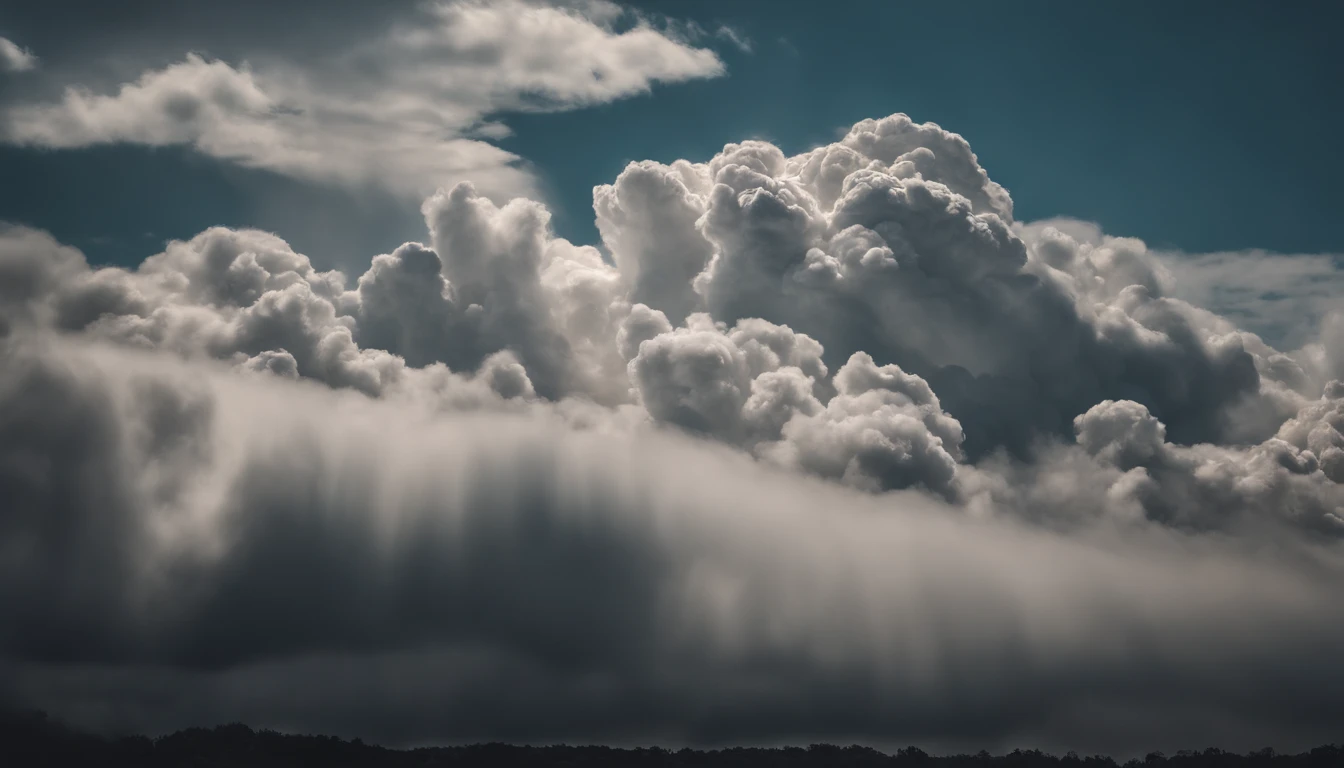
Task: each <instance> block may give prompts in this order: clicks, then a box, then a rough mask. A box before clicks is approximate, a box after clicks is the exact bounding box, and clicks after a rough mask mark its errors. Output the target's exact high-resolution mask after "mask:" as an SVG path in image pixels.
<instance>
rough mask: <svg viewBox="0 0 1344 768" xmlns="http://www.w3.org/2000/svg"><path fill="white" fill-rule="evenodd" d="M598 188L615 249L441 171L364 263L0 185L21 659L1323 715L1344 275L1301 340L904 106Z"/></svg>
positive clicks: (863, 708) (725, 719)
mask: <svg viewBox="0 0 1344 768" xmlns="http://www.w3.org/2000/svg"><path fill="white" fill-rule="evenodd" d="M484 7H485V6H479V7H478V6H471V9H479V8H484ZM465 12H466V11H464V13H465ZM472 12H475V10H472ZM464 18H465V17H464ZM483 18H484V17H483ZM576 18H577V17H572V16H566V19H568V21H566V22H564V23H580V22H579V21H575V19H576ZM463 23H465V22H463ZM480 23H485V21H480ZM500 23H504V22H500ZM510 23H512V22H510ZM583 23H592V24H598V23H599V22H597V21H592V20H591V19H590V20H589V21H588V22H583ZM486 37H487V38H488V35H487V36H486ZM201 66H203V67H211V66H213V65H210V64H209V63H207V62H204V60H202V62H201ZM211 71H213V72H214V73H215V75H214V76H218V77H219V78H220V81H219V82H221V83H236V82H238V81H236V80H234V79H233V76H232V75H230V74H229V72H234V70H232V69H229V68H227V67H221V68H217V69H214V70H211ZM225 90H226V91H227V89H225ZM240 93H243V94H244V95H246V93H248V92H247V91H246V90H244V91H241V92H240ZM231 98H232V97H221V98H220V99H217V100H216V101H215V102H212V104H214V106H211V107H210V108H211V109H223V108H225V107H226V106H227V104H228V103H233V102H230V99H231ZM240 98H242V97H240ZM244 101H245V99H244ZM221 105H223V106H221ZM174 130H176V128H174ZM594 208H595V213H596V216H597V221H598V226H599V230H600V232H601V235H602V239H603V244H604V245H605V246H606V249H607V251H608V252H609V257H608V255H606V254H603V253H602V252H600V251H599V250H598V249H596V248H594V247H590V246H582V245H576V244H573V243H570V242H568V241H566V240H563V239H560V238H557V237H555V236H554V234H553V233H552V232H551V230H550V226H549V213H548V212H547V210H546V208H545V207H544V206H543V205H541V204H539V203H536V202H533V201H530V200H527V199H522V198H518V199H513V200H510V201H508V202H506V203H503V204H500V203H499V202H496V201H493V200H492V199H490V198H489V197H487V196H485V195H483V194H482V193H481V192H480V191H478V190H477V189H476V188H475V187H474V186H473V185H471V184H466V183H462V184H457V185H455V186H452V187H449V188H445V189H441V190H439V191H438V192H436V193H434V194H432V195H431V196H429V197H428V199H426V200H425V202H424V204H423V207H422V212H423V214H424V217H425V222H426V229H427V237H426V242H422V243H414V242H412V243H406V244H404V245H402V246H401V247H399V248H396V249H394V250H393V251H392V252H391V253H386V254H381V255H377V256H375V257H373V259H372V260H371V262H370V264H369V266H368V268H367V270H366V271H364V272H363V274H361V275H359V276H347V275H346V274H345V273H343V272H340V271H322V270H318V269H317V268H315V267H314V266H313V263H312V261H310V260H309V258H308V257H307V256H305V255H303V254H299V253H296V252H295V251H294V250H293V249H292V248H291V247H290V246H289V245H288V244H287V243H286V242H285V241H284V240H282V239H281V238H279V237H277V236H275V235H273V234H269V233H265V232H259V231H255V230H231V229H226V228H214V229H210V230H207V231H205V232H202V233H201V234H199V235H197V236H196V237H194V238H192V239H190V240H186V241H175V242H172V243H169V244H168V245H167V246H166V248H165V249H164V251H163V252H162V253H159V254H156V255H153V256H150V257H149V258H147V259H146V260H145V261H144V262H143V263H142V264H140V265H138V266H137V267H135V268H134V269H120V268H99V269H94V268H91V267H90V266H89V265H88V264H87V262H86V261H85V259H84V257H83V255H82V254H80V253H79V252H78V251H76V250H74V249H71V248H68V247H66V246H63V245H61V244H60V243H58V242H56V241H55V240H54V239H52V238H51V237H50V236H48V235H46V234H44V233H40V232H36V231H33V230H29V229H25V228H21V227H10V228H7V229H3V230H0V319H2V320H3V323H0V331H3V334H0V335H3V337H4V341H3V348H2V349H0V355H3V361H2V362H3V363H4V364H3V365H0V494H3V495H4V497H5V498H9V499H14V500H15V502H14V503H12V504H11V505H10V506H9V507H8V508H7V510H6V511H5V512H4V513H3V515H0V526H4V534H5V535H4V537H3V540H4V542H5V544H4V545H3V546H2V547H0V569H4V575H5V578H4V579H0V584H5V585H25V586H24V587H23V588H22V589H20V588H19V587H16V586H12V587H0V606H3V607H4V608H5V609H6V610H7V611H8V613H9V615H14V616H18V617H20V618H21V620H19V621H15V622H10V623H7V624H6V625H5V626H4V627H3V628H0V697H4V698H5V699H6V700H7V701H13V702H18V703H24V704H30V705H37V706H44V707H48V708H51V709H53V710H54V711H56V712H58V713H61V714H65V715H68V716H70V717H74V718H76V719H79V720H81V721H84V722H90V723H96V724H101V725H105V726H125V727H134V728H149V729H151V730H152V729H157V728H166V727H172V726H175V725H180V724H188V723H190V722H193V721H199V720H219V719H248V720H252V721H254V722H256V723H258V724H262V725H269V724H276V725H283V726H286V727H299V728H303V729H306V730H336V731H340V732H344V733H349V734H352V735H354V734H362V735H364V736H365V737H366V738H368V737H375V738H379V739H385V740H399V741H406V742H415V741H424V740H432V739H456V738H470V739H486V738H507V739H542V740H549V739H575V738H580V739H584V740H592V739H598V740H608V741H610V740H630V741H648V740H660V741H668V740H670V741H674V742H677V741H680V742H695V743H714V742H722V741H743V740H763V741H772V740H779V739H781V738H784V737H789V738H799V737H800V734H806V735H807V737H808V738H812V737H820V738H827V739H835V740H844V739H851V738H861V739H863V740H865V741H873V742H879V741H882V740H884V739H892V740H901V741H907V740H910V739H921V740H929V741H931V742H933V743H945V744H948V745H952V746H954V747H956V748H963V747H972V746H977V747H978V746H996V745H1003V744H1007V743H1010V742H1012V743H1021V742H1022V741H1027V742H1030V743H1035V744H1040V745H1043V746H1061V747H1075V748H1081V749H1119V750H1122V751H1123V750H1128V749H1132V748H1134V747H1135V745H1136V744H1139V743H1142V744H1143V745H1144V746H1147V747H1151V746H1167V744H1165V743H1163V740H1164V739H1169V736H1168V735H1169V734H1171V733H1183V734H1185V735H1186V737H1187V738H1197V739H1198V740H1199V742H1200V743H1204V742H1216V743H1220V744H1222V745H1224V746H1242V747H1250V746H1261V745H1263V743H1265V742H1267V741H1268V742H1272V743H1275V744H1276V746H1279V745H1281V746H1284V747H1287V746H1292V745H1302V744H1305V743H1308V742H1312V741H1319V740H1321V739H1325V738H1327V737H1328V734H1329V728H1330V727H1333V724H1334V723H1336V722H1338V721H1339V718H1340V716H1341V715H1344V700H1341V699H1340V698H1339V697H1338V696H1337V695H1335V694H1334V693H1331V691H1337V690H1344V688H1340V687H1339V686H1337V685H1329V684H1328V683H1329V682H1330V681H1332V680H1336V679H1342V678H1344V667H1340V666H1339V664H1338V663H1337V662H1336V661H1335V657H1336V656H1337V654H1335V653H1334V648H1335V647H1336V646H1337V645H1338V643H1339V641H1340V640H1341V639H1344V615H1341V614H1340V611H1339V609H1338V602H1339V601H1338V600H1337V599H1335V598H1336V592H1337V591H1338V585H1339V584H1340V583H1341V576H1342V575H1344V570H1342V569H1344V562H1342V561H1341V559H1340V558H1341V552H1340V549H1339V547H1340V542H1341V541H1344V515H1341V510H1344V463H1342V462H1344V437H1341V435H1344V415H1342V414H1344V410H1341V408H1342V407H1344V406H1341V403H1344V388H1341V385H1340V384H1339V381H1338V380H1340V379H1342V378H1344V315H1327V316H1326V318H1325V320H1324V321H1323V322H1322V326H1321V328H1320V329H1319V331H1318V332H1316V333H1315V334H1313V336H1312V338H1311V339H1310V341H1309V342H1308V343H1305V344H1303V345H1302V346H1301V347H1300V348H1299V349H1297V350H1293V351H1280V350H1278V349H1275V348H1274V347H1273V346H1271V345H1270V344H1269V343H1267V342H1266V341H1265V340H1264V339H1263V338H1261V337H1260V336H1258V335H1256V334H1255V333H1252V332H1249V331H1246V330H1243V329H1240V328H1238V327H1237V326H1236V324H1234V323H1233V322H1232V320H1231V319H1229V318H1227V317H1223V316H1221V315H1219V314H1216V313H1215V312H1212V311H1209V310H1208V309H1204V308H1200V307H1198V306H1195V305H1194V304H1191V303H1190V302H1188V301H1186V300H1184V299H1181V298H1178V295H1180V294H1179V293H1178V292H1177V291H1176V290H1175V289H1174V288H1173V285H1174V284H1177V283H1179V280H1180V275H1178V274H1175V273H1174V271H1173V270H1171V269H1168V268H1167V267H1166V265H1165V262H1164V259H1165V258H1168V257H1165V256H1163V255H1160V254H1155V253H1153V252H1152V251H1151V250H1150V249H1148V248H1147V246H1146V245H1145V244H1144V243H1142V242H1141V241H1138V240H1133V239H1128V238H1117V237H1111V236H1107V235H1105V234H1104V233H1102V232H1100V231H1099V230H1098V229H1097V228H1096V227H1094V226H1092V225H1087V224H1085V223H1081V222H1073V221H1067V220H1059V221H1052V222H1038V223H1024V222H1018V221H1015V220H1014V219H1013V217H1012V202H1011V199H1010V198H1009V197H1008V194H1007V192H1006V191H1005V190H1003V189H1002V188H1001V187H999V186H998V185H997V184H995V183H993V182H992V181H991V180H990V179H989V178H988V176H987V175H986V174H985V172H984V171H983V169H981V168H980V166H979V164H978V162H977V160H976V159H975V155H974V154H973V153H972V152H971V151H970V148H969V147H968V146H967V145H966V142H965V141H964V140H963V139H961V137H959V136H956V135H955V134H952V133H949V132H947V131H945V130H943V129H942V128H939V127H938V126H934V125H932V124H922V125H921V124H916V123H914V122H913V121H911V120H910V119H909V118H908V117H906V116H904V115H894V116H891V117H888V118H883V119H881V120H870V121H864V122H861V123H859V124H858V125H856V126H855V127H854V128H853V130H851V131H850V132H849V133H848V134H847V135H846V136H845V137H844V138H842V139H841V140H840V141H838V142H836V143H835V144H832V145H829V146H825V147H821V148H818V149H815V150H813V151H810V152H808V153H805V154H803V155H800V156H796V157H788V156H786V155H784V154H783V152H781V151H780V150H779V149H778V148H777V147H774V146H773V145H770V144H768V143H764V142H745V143H742V144H731V145H729V146H727V147H725V148H724V150H723V152H721V153H719V154H717V155H716V156H715V157H713V158H711V159H710V160H709V161H707V162H704V163H694V162H689V161H676V162H674V163H671V164H666V165H664V164H658V163H650V162H643V163H635V164H632V165H631V166H629V167H627V168H626V169H625V171H623V172H622V173H621V174H620V176H619V177H618V178H617V179H616V180H615V181H614V182H613V183H612V184H611V185H609V186H604V187H599V188H598V189H597V190H595V192H594ZM74 563H78V564H79V566H78V568H76V567H74V566H73V565H72V564H74ZM388 681H395V684H389V683H388ZM1028 694H1030V696H1028ZM524 699H525V700H526V704H525V705H524V704H519V702H520V701H522V700H524ZM428 713H434V714H433V717H432V718H431V717H430V715H429V714H428ZM444 713H449V714H450V715H452V716H447V717H446V716H444ZM1285 713H1289V714H1291V717H1290V716H1289V714H1285ZM1304 713H1305V714H1304ZM1097 722H1106V723H1112V722H1125V723H1128V724H1131V725H1132V727H1129V728H1127V729H1126V736H1125V737H1124V738H1120V737H1117V736H1116V735H1115V734H1114V733H1110V734H1108V733H1103V732H1100V731H1098V730H1096V728H1095V727H1094V726H1095V723H1097ZM1170 746H1172V747H1175V748H1179V747H1182V746H1190V744H1186V743H1181V744H1171V745H1170Z"/></svg>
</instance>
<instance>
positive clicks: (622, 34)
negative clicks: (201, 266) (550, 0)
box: [0, 0, 724, 197]
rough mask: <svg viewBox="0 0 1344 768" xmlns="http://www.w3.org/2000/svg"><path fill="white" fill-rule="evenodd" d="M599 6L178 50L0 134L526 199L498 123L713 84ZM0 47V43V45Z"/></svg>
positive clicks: (437, 10)
mask: <svg viewBox="0 0 1344 768" xmlns="http://www.w3.org/2000/svg"><path fill="white" fill-rule="evenodd" d="M624 16H625V14H624V12H623V11H622V9H621V8H620V7H619V6H615V5H612V4H609V3H591V4H578V5H575V6H572V7H553V6H550V5H542V4H537V3H532V2H527V1H526V0H492V1H491V2H478V1H476V0H452V1H447V2H437V3H430V4H427V5H425V6H424V7H423V8H421V10H420V12H419V14H418V15H416V16H414V17H413V18H411V19H409V20H406V21H403V22H402V23H399V24H397V25H395V26H394V27H393V28H392V29H391V30H389V31H387V32H386V33H380V34H378V35H376V36H374V37H372V38H371V39H368V40H364V41H361V42H359V43H356V44H354V45H351V46H348V47H346V48H344V49H341V50H339V51H337V52H335V53H332V54H328V55H327V56H326V57H325V58H324V59H322V60H320V61H315V62H311V63H308V64H305V65H303V66H297V65H294V64H285V63H281V62H268V63H265V64H261V65H257V66H252V65H250V64H249V63H248V62H245V61H244V62H236V63H230V62H226V61H220V60H214V59H209V58H207V57H204V56H201V55H198V54H194V53H191V54H187V55H186V57H185V58H184V59H183V60H182V61H180V62H178V63H175V64H171V65H169V66H167V67H164V68H161V69H155V70H150V71H146V72H144V73H143V74H142V75H141V76H140V77H139V78H138V79H137V80H135V81H133V82H128V83H124V84H122V85H121V86H120V87H119V88H118V89H117V90H116V91H115V92H112V93H95V92H92V91H89V90H87V89H83V88H80V87H70V88H68V89H67V90H66V91H65V94H64V95H63V97H62V98H61V99H60V100H58V101H55V102H51V103H30V104H21V105H17V106H14V107H12V108H10V109H8V110H7V111H6V114H5V115H4V116H3V120H2V121H0V137H2V138H3V139H4V140H5V141H8V142H9V143H12V144H18V145H22V146H35V147H48V148H58V149H59V148H72V147H85V146H91V145H97V144H106V143H119V142H124V143H133V144H144V145H149V146H164V145H175V144H181V145H187V146H190V147H192V148H194V149H195V150H197V151H199V152H202V153H204V154H206V155H210V156H212V157H217V158H220V159H223V160H227V161H231V162H237V163H240V164H242V165H245V166H248V167H253V168H261V169H265V170H270V171H275V172H277V173H282V174H286V175H290V176H295V177H299V178H303V179H307V180H314V181H319V182H331V183H340V184H345V185H353V186H359V185H378V186H381V187H384V188H387V189H390V190H392V191H394V192H398V193H403V194H408V195H412V196H422V195H425V194H428V193H429V192H432V191H433V190H434V188H435V187H437V186H439V185H451V184H452V183H454V182H456V181H459V180H462V179H466V178H470V179H471V180H472V181H474V182H475V183H476V184H477V185H478V186H479V187H481V188H482V189H484V190H487V191H488V192H489V193H491V194H492V195H496V196H504V197H507V196H509V195H512V194H520V193H524V194H525V193H531V192H533V189H534V188H533V185H532V179H531V176H530V174H529V173H528V171H527V170H526V169H525V168H524V167H522V165H521V159H520V158H519V157H517V156H516V155H513V154H512V153H509V152H506V151H504V150H502V149H500V148H498V147H496V146H494V145H492V144H490V143H488V141H485V140H484V139H490V138H499V137H500V136H503V135H507V127H506V126H505V125H503V124H501V123H500V122H498V121H497V120H496V119H494V117H495V116H496V115H499V114H500V113H506V112H518V111H536V110H559V109H572V108H575V107H581V106H587V105H592V104H600V103H605V102H608V101H612V100H615V99H619V98H623V97H627V96H631V95H634V94H638V93H643V92H646V91H648V90H649V89H650V88H651V87H652V86H653V85H654V84H655V83H676V82H682V81H686V80H691V79H697V78H704V77H714V76H717V75H720V74H722V73H723V71H724V69H723V64H722V62H721V61H720V60H719V59H718V57H717V56H716V55H715V54H714V53H713V52H712V51H710V50H708V49H704V48H697V47H694V46H691V45H689V44H686V43H684V42H681V41H679V40H675V39H673V38H671V37H669V36H667V35H665V34H663V33H662V32H660V31H658V30H656V29H654V28H653V27H652V26H650V25H649V24H648V23H646V22H644V21H642V20H639V19H635V21H634V23H633V26H630V25H626V26H629V28H625V29H619V30H618V28H617V23H618V22H620V21H622V19H623V18H624ZM0 50H3V49H0Z"/></svg>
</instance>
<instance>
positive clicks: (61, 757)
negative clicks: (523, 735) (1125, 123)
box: [0, 712, 1344, 768]
mask: <svg viewBox="0 0 1344 768" xmlns="http://www.w3.org/2000/svg"><path fill="white" fill-rule="evenodd" d="M0 765H2V766H7V767H9V768H29V767H30V766H32V767H33V768H37V767H39V766H52V767H53V768H55V767H59V768H65V767H66V766H78V767H79V768H101V767H103V766H109V767H111V766H115V767H117V768H120V767H121V766H125V767H126V768H169V767H170V766H171V767H172V768H178V767H179V766H181V767H183V768H185V767H187V766H190V767H192V768H233V767H234V766H249V767H252V768H281V767H282V766H283V767H284V768H290V767H291V766H303V767H305V768H307V767H308V766H314V767H316V766H322V767H323V768H327V767H330V766H335V767H338V768H374V767H377V768H384V767H386V768H403V767H404V768H412V767H419V766H456V767H461V768H466V767H467V766H482V767H483V768H488V767H491V766H510V767H511V768H512V767H515V766H516V767H517V768H558V767H559V766H564V767H565V768H617V767H618V766H619V767H620V768H627V767H636V768H655V767H656V768H682V767H683V766H686V767H688V768H689V767H690V766H694V767H695V768H755V767H756V766H760V767H761V768H767V767H768V768H868V767H869V766H874V767H876V766H889V767H891V768H906V767H907V766H920V767H921V768H963V766H964V767H966V768H970V767H971V766H977V767H982V768H991V767H992V768H1037V767H1038V766H1042V767H1043V766H1061V767H1071V766H1077V767H1078V768H1139V767H1140V766H1142V767H1143V768H1154V767H1157V766H1170V767H1171V768H1233V767H1235V768H1271V767H1272V768H1280V767H1283V768H1287V767H1288V766H1292V767H1293V768H1308V767H1309V768H1327V767H1328V768H1341V767H1344V747H1340V746H1337V745H1328V746H1321V747H1317V748H1315V749H1313V750H1311V751H1309V752H1303V753H1299V754H1279V753H1277V752H1275V751H1274V750H1272V749H1264V750H1260V751H1257V752H1251V753H1249V754H1238V753H1233V752H1224V751H1222V750H1219V749H1205V750H1202V751H1185V750H1182V751H1180V752H1177V753H1175V754H1172V755H1165V754H1163V753H1161V752H1152V753H1150V754H1148V755H1147V756H1146V757H1144V758H1134V759H1131V760H1129V761H1127V762H1124V763H1120V762H1117V761H1116V760H1114V759H1112V758H1110V757H1106V756H1102V755H1092V756H1088V757H1080V756H1078V755H1076V754H1074V753H1072V752H1070V753H1068V754H1066V755H1063V756H1057V755H1051V754H1047V753H1044V752H1041V751H1039V750H1015V751H1013V752H1010V753H1007V754H1002V755H990V754H989V753H987V752H980V753H978V754H974V755H946V756H933V755H929V754H927V753H925V752H924V751H923V750H921V749H919V748H917V747H907V748H905V749H901V750H897V752H896V753H895V754H887V753H884V752H880V751H878V750H875V749H871V748H869V747H861V746H849V747H838V746H834V745H831V744H813V745H811V746H809V747H805V748H804V747H780V748H763V747H734V748H730V749H716V750H695V749H680V750H669V749H660V748H658V747H649V748H638V749H620V748H614V747H602V746H583V747H571V746H546V747H531V746H514V745H509V744H473V745H470V746H452V747H421V748H417V749H388V748H386V747H380V746H375V745H372V744H365V743H364V742H363V741H361V740H359V739H354V740H352V741H346V740H343V739H339V738H335V737H332V736H301V735H293V734H284V733H278V732H276V731H270V730H253V729H251V728H249V727H248V726H246V725H242V724H237V723H235V724H230V725H221V726H217V727H215V728H188V729H186V730H184V731H178V732H176V733H173V734H170V735H167V736H161V737H159V738H154V739H151V738H149V737H147V736H120V737H105V736H97V735H94V734H90V733H85V732H82V731H79V730H75V729H73V728H70V727H67V726H65V725H64V724H62V723H60V722H58V721H56V720H54V719H52V718H49V717H47V715H46V714H45V713H42V712H18V713H14V712H10V713H3V714H0Z"/></svg>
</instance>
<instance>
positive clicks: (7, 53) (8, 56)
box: [0, 37, 37, 72]
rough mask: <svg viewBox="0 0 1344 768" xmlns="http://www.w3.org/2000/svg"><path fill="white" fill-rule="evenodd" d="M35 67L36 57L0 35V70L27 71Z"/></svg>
mask: <svg viewBox="0 0 1344 768" xmlns="http://www.w3.org/2000/svg"><path fill="white" fill-rule="evenodd" d="M36 68H37V57H36V56H34V55H33V54H32V53H31V52H30V51H27V50H25V49H23V48H21V47H19V44H18V43H15V42H14V41H13V40H10V39H9V38H7V37H0V72H27V71H29V70H32V69H36Z"/></svg>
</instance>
